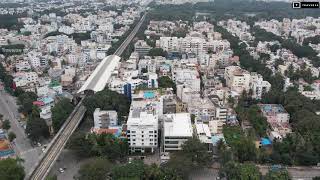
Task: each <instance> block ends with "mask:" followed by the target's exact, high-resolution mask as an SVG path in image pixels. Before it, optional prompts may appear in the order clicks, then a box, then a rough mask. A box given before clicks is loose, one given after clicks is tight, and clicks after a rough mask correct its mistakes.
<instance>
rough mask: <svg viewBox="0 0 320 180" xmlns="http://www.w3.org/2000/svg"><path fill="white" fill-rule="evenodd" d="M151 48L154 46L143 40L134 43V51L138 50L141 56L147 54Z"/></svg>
mask: <svg viewBox="0 0 320 180" xmlns="http://www.w3.org/2000/svg"><path fill="white" fill-rule="evenodd" d="M151 49H152V48H151V47H150V46H149V45H148V44H147V43H146V42H145V41H143V40H138V41H137V42H136V43H135V44H134V51H135V52H137V53H138V54H139V56H140V57H144V56H147V55H148V54H149V51H150V50H151Z"/></svg>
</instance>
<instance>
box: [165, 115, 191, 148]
mask: <svg viewBox="0 0 320 180" xmlns="http://www.w3.org/2000/svg"><path fill="white" fill-rule="evenodd" d="M190 116H191V115H190V114H189V113H177V114H165V115H164V116H163V150H164V152H168V151H177V150H181V149H182V145H183V144H184V143H185V142H186V141H188V139H189V138H191V137H192V135H193V128H192V124H191V117H190Z"/></svg>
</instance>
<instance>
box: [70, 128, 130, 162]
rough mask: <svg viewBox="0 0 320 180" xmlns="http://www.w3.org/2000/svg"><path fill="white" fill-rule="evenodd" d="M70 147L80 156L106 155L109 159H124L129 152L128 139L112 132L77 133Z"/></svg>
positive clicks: (72, 137) (72, 138)
mask: <svg viewBox="0 0 320 180" xmlns="http://www.w3.org/2000/svg"><path fill="white" fill-rule="evenodd" d="M68 147H69V148H70V149H72V150H75V151H76V153H77V154H78V155H79V156H80V157H94V156H104V157H106V158H108V159H109V160H122V159H124V158H125V157H126V156H127V155H128V152H129V146H128V143H127V140H125V139H120V138H117V137H115V136H113V135H111V134H99V135H97V134H88V135H87V134H85V133H81V132H80V133H76V134H75V135H73V136H71V139H70V140H69V142H68Z"/></svg>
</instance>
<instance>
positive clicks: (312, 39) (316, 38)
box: [303, 35, 320, 45]
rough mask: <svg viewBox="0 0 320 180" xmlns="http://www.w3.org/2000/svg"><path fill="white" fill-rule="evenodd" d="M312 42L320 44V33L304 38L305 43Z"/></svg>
mask: <svg viewBox="0 0 320 180" xmlns="http://www.w3.org/2000/svg"><path fill="white" fill-rule="evenodd" d="M309 43H311V44H320V35H316V36H314V37H307V38H305V39H304V40H303V45H308V44H309Z"/></svg>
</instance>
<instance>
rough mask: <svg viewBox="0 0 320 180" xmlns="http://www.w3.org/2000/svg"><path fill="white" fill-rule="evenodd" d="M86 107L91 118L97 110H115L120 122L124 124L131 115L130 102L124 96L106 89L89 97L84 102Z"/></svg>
mask: <svg viewBox="0 0 320 180" xmlns="http://www.w3.org/2000/svg"><path fill="white" fill-rule="evenodd" d="M84 105H85V106H86V108H87V114H88V115H89V116H92V115H93V112H94V111H95V109H96V108H101V109H103V110H115V111H117V113H118V118H119V120H120V121H122V122H123V121H124V120H125V119H126V117H127V116H128V114H129V108H130V101H129V100H128V97H126V96H125V95H123V94H119V93H117V92H115V91H111V90H109V89H105V90H103V91H100V92H97V93H96V94H94V95H92V96H89V97H87V98H86V99H85V100H84Z"/></svg>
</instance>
